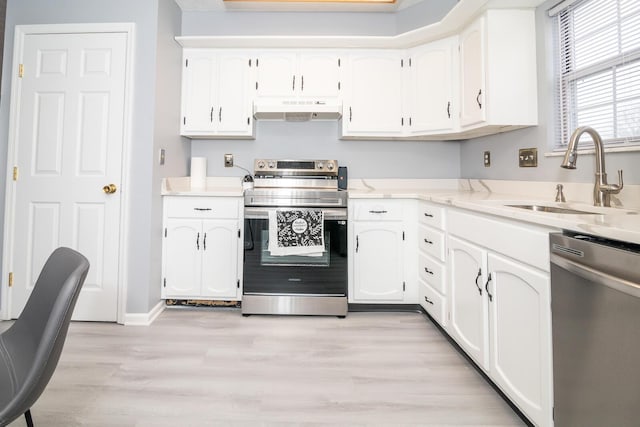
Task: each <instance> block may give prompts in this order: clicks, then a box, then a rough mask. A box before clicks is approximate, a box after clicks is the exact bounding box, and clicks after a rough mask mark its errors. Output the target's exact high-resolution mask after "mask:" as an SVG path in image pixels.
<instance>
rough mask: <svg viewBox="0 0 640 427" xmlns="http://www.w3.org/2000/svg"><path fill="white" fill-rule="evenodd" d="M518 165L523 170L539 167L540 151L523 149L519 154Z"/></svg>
mask: <svg viewBox="0 0 640 427" xmlns="http://www.w3.org/2000/svg"><path fill="white" fill-rule="evenodd" d="M518 165H519V166H520V167H521V168H535V167H538V149H537V148H521V149H520V150H519V152H518Z"/></svg>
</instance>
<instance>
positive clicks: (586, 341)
mask: <svg viewBox="0 0 640 427" xmlns="http://www.w3.org/2000/svg"><path fill="white" fill-rule="evenodd" d="M550 245H551V313H552V325H553V326H552V329H553V377H554V378H553V384H554V387H553V389H554V390H553V392H554V421H555V426H556V427H565V426H580V427H586V426H598V427H601V426H616V427H623V426H635V427H637V426H639V425H640V245H636V244H630V243H625V242H620V241H612V240H606V239H602V238H598V237H595V236H590V235H584V234H576V233H569V232H565V233H557V234H552V235H551V237H550Z"/></svg>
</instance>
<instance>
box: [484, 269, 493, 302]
mask: <svg viewBox="0 0 640 427" xmlns="http://www.w3.org/2000/svg"><path fill="white" fill-rule="evenodd" d="M490 281H491V273H489V277H488V278H487V283H485V284H484V290H485V291H487V296H489V302H491V301H493V295H491V292H489V282H490Z"/></svg>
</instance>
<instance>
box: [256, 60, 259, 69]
mask: <svg viewBox="0 0 640 427" xmlns="http://www.w3.org/2000/svg"><path fill="white" fill-rule="evenodd" d="M258 65H259V62H258V58H256V67H257V66H258Z"/></svg>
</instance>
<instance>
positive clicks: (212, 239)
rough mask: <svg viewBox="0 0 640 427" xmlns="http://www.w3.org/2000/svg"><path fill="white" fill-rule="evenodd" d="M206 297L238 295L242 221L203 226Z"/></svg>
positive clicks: (209, 223) (203, 293) (204, 222)
mask: <svg viewBox="0 0 640 427" xmlns="http://www.w3.org/2000/svg"><path fill="white" fill-rule="evenodd" d="M202 224H203V225H202V231H203V234H202V245H201V248H200V250H201V254H202V276H201V277H202V280H201V281H202V296H205V297H217V298H230V299H235V298H236V297H237V293H238V240H239V238H238V230H239V228H238V227H239V226H238V221H236V220H211V221H203V223H202Z"/></svg>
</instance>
